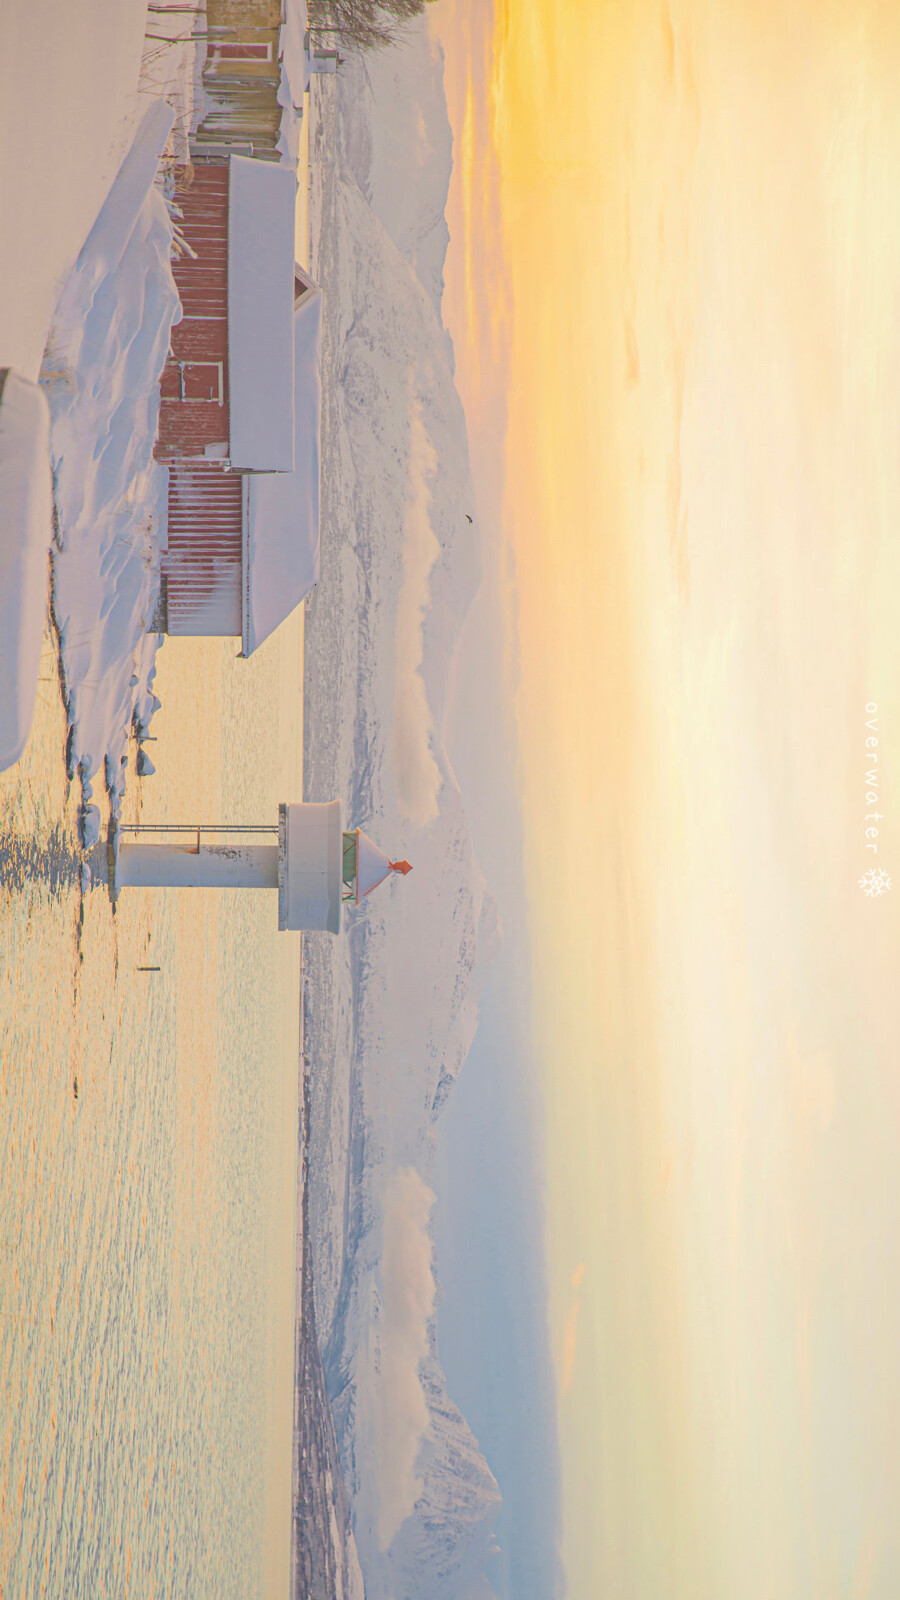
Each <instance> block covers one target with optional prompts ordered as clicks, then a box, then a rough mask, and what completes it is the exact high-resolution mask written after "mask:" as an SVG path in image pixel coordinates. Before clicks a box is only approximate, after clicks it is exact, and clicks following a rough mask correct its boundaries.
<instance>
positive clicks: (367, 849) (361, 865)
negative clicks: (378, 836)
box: [356, 828, 391, 905]
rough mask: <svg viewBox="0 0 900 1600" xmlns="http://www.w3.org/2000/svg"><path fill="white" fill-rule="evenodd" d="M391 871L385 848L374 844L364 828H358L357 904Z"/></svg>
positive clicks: (382, 881)
mask: <svg viewBox="0 0 900 1600" xmlns="http://www.w3.org/2000/svg"><path fill="white" fill-rule="evenodd" d="M390 873H391V863H390V861H389V860H388V858H387V856H386V855H385V853H384V851H383V850H379V848H378V846H377V844H373V843H372V840H371V839H370V838H369V835H368V834H367V833H363V831H362V828H357V830H356V904H357V905H359V902H360V900H364V899H365V897H366V895H367V894H371V893H372V890H373V889H377V888H378V885H379V884H380V883H384V880H385V878H387V877H389V876H390Z"/></svg>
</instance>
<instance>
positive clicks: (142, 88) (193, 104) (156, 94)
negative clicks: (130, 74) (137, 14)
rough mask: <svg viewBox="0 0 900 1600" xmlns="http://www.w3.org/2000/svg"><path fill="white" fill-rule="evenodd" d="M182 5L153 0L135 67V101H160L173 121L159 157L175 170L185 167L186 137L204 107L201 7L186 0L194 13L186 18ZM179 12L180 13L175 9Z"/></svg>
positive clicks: (181, 1) (199, 2)
mask: <svg viewBox="0 0 900 1600" xmlns="http://www.w3.org/2000/svg"><path fill="white" fill-rule="evenodd" d="M184 3H185V0H172V4H171V6H167V5H166V0H156V9H155V10H154V11H152V12H150V13H149V15H148V19H147V37H146V40H145V43H144V54H143V59H142V61H141V76H140V82H139V84H138V96H139V98H140V100H141V101H142V102H143V103H146V102H147V101H154V100H165V102H166V104H167V105H168V106H170V107H171V109H172V112H173V116H174V120H173V123H172V131H171V133H170V135H169V138H168V141H167V143H166V149H165V154H166V155H167V156H171V158H172V160H173V161H174V163H175V164H176V166H181V167H187V166H189V165H190V160H191V152H190V136H191V134H192V133H193V131H194V130H195V128H196V127H197V124H198V123H199V122H201V121H202V120H203V117H204V116H205V115H206V111H207V109H208V107H209V104H210V101H209V97H208V95H207V93H206V90H205V89H204V87H203V67H204V64H205V62H206V6H205V5H204V4H203V0H191V3H192V4H193V5H194V6H196V10H195V11H194V12H193V13H192V12H186V11H185V10H184V9H183V6H184ZM179 7H182V9H179Z"/></svg>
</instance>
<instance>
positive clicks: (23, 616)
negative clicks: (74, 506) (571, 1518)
mask: <svg viewBox="0 0 900 1600" xmlns="http://www.w3.org/2000/svg"><path fill="white" fill-rule="evenodd" d="M47 433H48V413H47V402H46V400H45V398H44V395H43V392H42V390H41V389H39V388H38V385H37V384H36V383H31V382H29V380H28V379H27V378H22V377H20V376H19V374H18V373H16V372H9V371H5V370H0V771H3V770H4V768H6V767H11V766H12V765H13V764H14V762H16V761H18V759H19V757H20V755H21V754H22V751H23V750H24V748H25V744H26V741H27V739H28V735H29V733H30V732H31V719H32V717H33V716H34V701H35V695H36V694H37V682H38V673H39V671H40V660H41V641H42V639H43V637H44V620H45V617H46V613H47V576H48V554H49V550H50V538H51V531H52V510H51V492H50V453H49V446H48V439H47Z"/></svg>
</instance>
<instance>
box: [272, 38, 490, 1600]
mask: <svg viewBox="0 0 900 1600" xmlns="http://www.w3.org/2000/svg"><path fill="white" fill-rule="evenodd" d="M311 137H312V138H313V146H312V150H311V174H312V182H311V214H312V231H313V241H314V255H313V271H314V273H315V274H316V275H317V277H318V279H319V281H320V282H321V283H322V285H323V288H324V291H325V338H324V369H323V396H324V408H325V413H324V424H323V471H322V487H323V502H322V540H321V573H320V581H319V585H318V588H317V589H316V591H315V592H314V595H313V597H311V600H310V601H309V602H308V606H307V663H308V665H307V675H306V686H305V695H306V701H305V708H306V712H305V728H306V743H305V751H304V774H305V783H306V794H307V798H309V799H312V800H321V799H326V798H329V797H331V796H332V795H336V794H340V795H341V796H342V797H343V800H344V806H345V815H346V816H347V817H348V818H349V823H350V824H351V825H356V824H359V825H360V826H362V827H363V828H365V829H366V830H367V831H368V832H369V833H370V834H371V836H372V837H373V838H374V839H375V840H376V842H377V843H378V844H380V845H381V846H382V848H384V849H385V850H387V851H388V852H389V853H390V854H391V855H393V856H399V855H404V856H407V857H408V858H409V860H410V861H411V862H412V863H413V871H412V873H411V874H410V876H409V877H408V878H405V879H403V880H402V881H395V882H393V883H391V884H390V885H389V886H386V887H384V888H382V889H379V890H377V891H376V893H375V894H374V895H373V896H372V898H371V901H367V902H366V903H365V905H364V907H363V908H360V910H359V912H351V913H350V915H349V916H348V918H347V922H348V924H349V925H348V926H347V928H346V931H345V933H344V934H343V936H342V937H341V939H340V940H332V941H327V942H326V941H325V940H324V939H315V938H313V937H310V938H309V939H308V941H307V944H306V949H307V957H306V959H307V970H308V977H309V982H308V988H307V995H308V1041H309V1047H310V1052H311V1065H312V1072H311V1093H312V1133H311V1149H310V1225H311V1230H312V1247H313V1251H314V1269H315V1275H316V1304H317V1315H318V1317H319V1332H320V1337H321V1340H322V1344H323V1351H324V1357H325V1366H326V1373H327V1377H328V1384H329V1393H330V1394H331V1397H332V1403H333V1405H334V1410H335V1418H336V1423H337V1428H338V1436H339V1441H340V1447H341V1460H342V1467H343V1470H344V1474H345V1479H346V1483H347V1487H348V1490H349V1492H350V1495H351V1499H352V1504H353V1519H354V1529H355V1532H356V1537H357V1543H358V1547H359V1554H360V1560H361V1563H362V1568H363V1573H364V1577H365V1583H366V1596H367V1600H386V1597H387V1596H390V1595H400V1594H402V1595H404V1596H405V1597H407V1600H472V1597H474V1596H475V1595H479V1594H482V1593H484V1592H486V1591H485V1590H484V1584H483V1578H484V1573H485V1570H486V1569H489V1566H490V1560H491V1555H492V1552H493V1549H494V1540H493V1527H494V1523H495V1521H496V1518H497V1515H498V1513H499V1509H500V1495H499V1491H498V1487H497V1484H496V1482H495V1481H494V1478H493V1476H492V1475H491V1472H490V1470H489V1468H488V1466H487V1464H486V1462H485V1460H484V1458H483V1456H482V1454H481V1452H480V1450H479V1448H478V1444H477V1441H476V1440H475V1438H474V1437H473V1435H472V1432H471V1429H470V1428H469V1427H468V1425H467V1423H466V1420H465V1418H464V1417H463V1416H462V1415H461V1414H460V1412H459V1410H458V1409H457V1407H456V1406H455V1405H454V1404H453V1403H452V1401H451V1400H450V1398H449V1396H448V1394H447V1391H446V1384H445V1381H444V1376H443V1373H442V1371H441V1367H440V1364H439V1361H438V1359H437V1355H436V1345H435V1324H434V1308H435V1306H436V1304H437V1301H438V1291H437V1287H436V1284H435V1281H434V1275H433V1264H432V1244H431V1234H430V1222H429V1212H430V1205H431V1198H432V1197H431V1193H430V1187H429V1178H430V1173H431V1162H432V1157H433V1148H434V1138H435V1124H436V1120H437V1118H438V1117H439V1116H440V1113H441V1109H442V1107H443V1106H444V1104H445V1102H446V1099H447V1096H448V1095H449V1094H451V1093H452V1091H453V1086H454V1083H455V1081H456V1077H457V1074H458V1072H459V1071H460V1069H461V1067H462V1065H463V1062H464V1060H465V1058H466V1055H467V1053H468V1051H469V1048H470V1046H471V1043H472V1039H473V1036H474V1032H475V1028H476V1024H477V1004H478V994H479V990H480V985H481V982H482V978H483V974H484V971H485V968H486V965H487V963H489V961H490V960H491V957H492V955H493V953H494V951H495V950H496V948H497V942H498V939H499V937H500V930H499V927H498V923H497V915H496V907H495V904H494V901H493V897H492V895H491V894H490V891H489V889H488V887H487V885H486V883H485V880H484V876H483V874H482V873H481V871H480V868H479V865H478V862H477V860H476V859H475V855H474V851H473V847H472V840H471V835H470V831H469V826H468V821H467V818H466V813H465V806H464V802H463V797H462V795H461V794H460V791H459V787H458V785H457V783H456V780H455V777H454V774H453V771H452V769H451V766H450V763H449V761H448V758H447V754H446V751H445V749H444V747H443V743H442V738H441V727H442V722H443V716H444V707H445V703H446V696H447V689H448V682H449V679H450V675H451V671H452V666H453V659H454V652H455V650H456V647H457V640H458V637H459V632H460V628H461V626H462V623H463V620H464V618H465V615H466V612H467V609H468V607H469V605H470V603H471V600H472V597H473V595H474V593H475V591H476V588H477V585H478V582H479V577H480V544H479V535H478V530H477V526H476V525H475V524H474V523H473V522H472V521H471V520H470V518H471V517H472V516H473V515H474V503H473V502H474V491H473V487H472V482H471V476H470V471H469V461H468V443H467V435H466V424H465V417H464V415H463V411H462V406H461V403H460V399H459V396H458V394H457V392H456V389H455V387H454V383H453V373H452V352H451V350H450V347H449V341H448V339H447V336H446V333H445V330H444V329H443V327H442V325H441V322H440V316H439V305H440V291H441V271H442V263H443V256H444V251H445V249H446V242H447V232H446V225H445V222H444V204H445V200H446V193H447V182H448V179H449V174H450V161H451V144H450V128H449V124H448V120H447V113H446V105H445V101H444V96H443V84H442V69H441V62H440V60H439V59H438V58H437V57H436V56H435V54H434V52H433V50H432V48H431V45H430V41H429V38H428V33H427V28H425V27H418V28H414V29H413V30H411V32H410V35H409V39H408V41H407V43H406V44H405V45H404V46H403V47H402V48H399V49H397V50H396V51H384V52H383V53H379V54H378V55H373V56H371V57H369V58H367V60H366V61H364V62H363V61H360V60H358V59H357V60H352V59H351V60H350V61H348V62H347V64H346V66H345V67H344V68H343V70H342V72H341V73H340V74H339V75H338V77H337V80H336V81H332V82H331V83H324V82H323V83H322V84H321V86H320V87H319V88H317V92H316V96H315V113H314V121H313V127H312V130H311ZM438 1314H439V1313H438ZM487 1592H489V1591H487Z"/></svg>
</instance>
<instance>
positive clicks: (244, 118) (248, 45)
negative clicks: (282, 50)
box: [194, 0, 281, 160]
mask: <svg viewBox="0 0 900 1600" xmlns="http://www.w3.org/2000/svg"><path fill="white" fill-rule="evenodd" d="M280 27H281V4H280V0H208V3H207V31H208V36H209V37H208V43H207V56H206V66H205V68H204V72H203V86H204V88H205V89H206V92H207V94H208V95H209V96H210V99H211V101H212V106H211V108H210V110H209V112H208V114H207V116H206V118H205V119H204V121H203V123H202V124H201V126H200V127H199V128H198V130H197V133H196V136H195V140H194V146H195V148H196V150H197V152H198V153H199V152H202V151H204V150H209V149H213V148H215V147H216V146H220V145H223V144H231V145H234V144H239V145H241V146H242V147H245V148H246V147H247V146H251V147H252V151H253V154H254V155H258V156H260V157H262V158H263V159H267V158H268V159H271V160H275V159H277V148H276V147H277V143H278V132H279V127H280V122H281V107H280V106H279V104H278V83H279V77H280V73H279V67H278V40H279V32H280Z"/></svg>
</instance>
